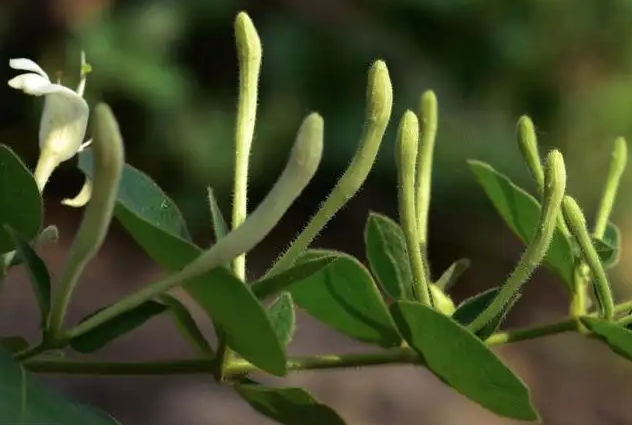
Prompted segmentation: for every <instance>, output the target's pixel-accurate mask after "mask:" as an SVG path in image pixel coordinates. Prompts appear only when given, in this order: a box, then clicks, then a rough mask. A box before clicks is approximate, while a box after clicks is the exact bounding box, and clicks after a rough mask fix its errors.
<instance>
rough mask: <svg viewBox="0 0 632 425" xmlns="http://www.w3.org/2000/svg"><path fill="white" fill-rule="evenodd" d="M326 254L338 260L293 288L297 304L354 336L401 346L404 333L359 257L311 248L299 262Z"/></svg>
mask: <svg viewBox="0 0 632 425" xmlns="http://www.w3.org/2000/svg"><path fill="white" fill-rule="evenodd" d="M323 254H329V255H336V256H338V260H337V261H335V262H334V263H332V264H330V265H329V266H328V267H327V268H325V269H323V270H321V271H320V272H318V273H315V274H313V275H312V276H310V277H308V278H305V279H303V280H301V281H299V282H296V283H295V284H294V285H292V286H291V287H290V292H291V293H292V296H293V298H294V301H295V302H296V304H298V305H299V306H300V307H301V308H303V309H304V310H306V311H307V312H308V313H309V314H310V315H312V316H313V317H315V318H316V319H318V320H320V321H321V322H323V323H324V324H326V325H328V326H330V327H332V328H333V329H336V330H338V331H340V332H342V333H344V334H345V335H347V336H349V337H351V338H354V339H357V340H359V341H364V342H369V343H373V344H377V345H380V346H382V347H397V346H399V345H400V344H401V341H402V339H401V336H400V335H399V334H398V332H397V329H396V328H395V324H394V323H393V320H392V319H391V317H390V315H389V313H388V309H387V308H386V305H385V304H384V300H383V299H382V296H381V294H380V291H379V290H378V289H377V286H376V284H375V282H374V281H373V278H372V277H371V274H370V273H369V271H368V270H367V269H366V268H365V267H364V266H363V265H362V264H361V263H360V262H359V261H358V260H356V259H355V258H353V257H352V256H350V255H346V254H343V253H340V252H335V251H325V250H308V251H307V252H306V253H305V254H304V255H303V256H302V257H301V259H299V261H298V262H299V263H301V262H303V261H308V260H310V259H313V258H319V257H320V256H322V255H323Z"/></svg>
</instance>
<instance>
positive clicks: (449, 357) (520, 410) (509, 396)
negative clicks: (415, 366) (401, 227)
mask: <svg viewBox="0 0 632 425" xmlns="http://www.w3.org/2000/svg"><path fill="white" fill-rule="evenodd" d="M391 313H392V315H393V318H394V319H395V322H396V323H397V326H398V327H399V330H400V332H401V333H402V335H403V336H404V339H405V340H406V342H408V344H409V345H410V347H411V348H412V349H413V350H415V351H416V352H417V354H418V355H419V356H420V357H421V358H422V359H423V360H424V362H425V363H426V365H427V366H428V369H430V370H431V371H432V372H433V373H434V374H435V375H436V376H437V377H438V378H439V379H441V380H442V381H443V382H445V383H446V384H447V385H449V386H450V387H452V388H454V389H455V390H456V391H458V392H459V393H461V394H463V395H464V396H466V397H468V398H469V399H470V400H472V401H474V402H476V403H478V404H479V405H481V406H482V407H485V408H486V409H489V410H490V411H492V412H495V413H497V414H499V415H501V416H504V417H507V418H512V419H517V420H523V421H538V420H539V417H538V414H537V412H536V410H535V408H534V407H533V405H532V402H531V395H530V393H529V389H528V388H527V386H526V385H525V384H524V383H523V382H522V380H521V379H520V378H519V377H518V376H516V375H515V374H514V373H513V372H512V371H511V369H509V368H508V367H507V366H506V365H505V364H504V363H503V362H502V361H501V360H500V359H499V358H498V357H497V356H496V354H494V353H493V352H492V351H491V350H490V349H489V348H488V347H486V346H485V344H483V342H482V341H481V340H479V339H478V338H477V337H476V336H474V335H473V334H472V333H470V332H469V331H468V330H467V329H465V328H464V327H462V326H461V325H460V324H458V323H457V322H455V321H454V320H453V319H451V318H450V317H447V316H444V315H443V314H441V313H439V312H437V311H434V310H433V309H432V308H430V307H427V306H425V305H422V304H419V303H415V302H411V301H398V302H396V303H394V304H392V305H391Z"/></svg>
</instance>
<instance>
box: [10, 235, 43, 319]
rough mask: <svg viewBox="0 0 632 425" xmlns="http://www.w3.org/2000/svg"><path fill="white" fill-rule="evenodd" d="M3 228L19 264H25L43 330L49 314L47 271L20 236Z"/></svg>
mask: <svg viewBox="0 0 632 425" xmlns="http://www.w3.org/2000/svg"><path fill="white" fill-rule="evenodd" d="M4 228H5V230H6V232H7V233H8V234H9V235H10V236H11V239H12V240H13V243H14V244H15V249H16V251H17V256H18V257H20V260H21V262H23V263H24V264H26V270H27V271H28V275H29V280H30V281H31V284H32V285H33V292H34V293H35V297H36V298H37V304H38V305H39V309H40V316H41V319H40V326H41V327H42V328H43V327H44V323H45V321H46V319H47V317H48V313H49V312H50V275H49V274H48V269H47V268H46V264H44V261H42V259H41V258H40V257H39V256H38V255H37V253H36V252H35V251H34V250H33V248H31V246H30V245H29V243H28V242H27V241H26V240H25V239H24V238H23V237H22V235H20V234H19V233H18V232H16V231H15V230H13V228H11V226H9V225H5V226H4Z"/></svg>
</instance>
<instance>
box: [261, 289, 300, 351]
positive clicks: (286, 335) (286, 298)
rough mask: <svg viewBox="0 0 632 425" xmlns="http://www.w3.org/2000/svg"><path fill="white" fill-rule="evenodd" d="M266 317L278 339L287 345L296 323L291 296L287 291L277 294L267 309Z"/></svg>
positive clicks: (290, 340)
mask: <svg viewBox="0 0 632 425" xmlns="http://www.w3.org/2000/svg"><path fill="white" fill-rule="evenodd" d="M268 317H269V318H270V322H272V327H273V328H274V331H275V332H276V334H277V337H278V338H279V341H280V342H281V344H283V346H285V347H287V345H288V344H289V343H290V342H292V337H293V336H294V329H295V325H296V317H295V314H294V303H293V302H292V296H291V295H290V294H289V293H287V292H284V293H282V294H281V295H279V298H277V299H276V301H275V302H274V303H273V304H272V305H271V306H270V308H269V309H268Z"/></svg>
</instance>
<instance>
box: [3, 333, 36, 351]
mask: <svg viewBox="0 0 632 425" xmlns="http://www.w3.org/2000/svg"><path fill="white" fill-rule="evenodd" d="M0 344H2V346H3V347H4V349H5V350H7V351H8V352H9V353H11V354H14V353H18V352H20V351H22V350H26V349H27V348H29V342H28V341H27V340H26V339H24V338H22V337H21V336H5V337H4V338H0Z"/></svg>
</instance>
